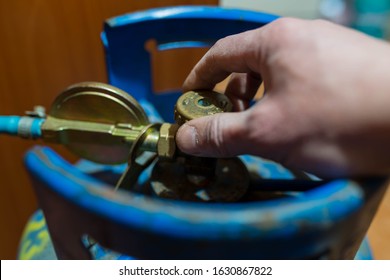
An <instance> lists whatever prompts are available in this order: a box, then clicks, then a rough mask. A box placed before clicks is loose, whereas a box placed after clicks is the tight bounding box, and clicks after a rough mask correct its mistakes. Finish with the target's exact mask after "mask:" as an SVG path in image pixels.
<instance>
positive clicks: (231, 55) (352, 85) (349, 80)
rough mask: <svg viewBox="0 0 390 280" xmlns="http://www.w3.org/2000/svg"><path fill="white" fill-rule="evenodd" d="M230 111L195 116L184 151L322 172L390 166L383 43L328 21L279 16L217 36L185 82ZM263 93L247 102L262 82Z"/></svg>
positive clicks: (388, 57) (387, 61)
mask: <svg viewBox="0 0 390 280" xmlns="http://www.w3.org/2000/svg"><path fill="white" fill-rule="evenodd" d="M229 75H231V78H230V81H229V84H228V86H227V89H226V92H225V94H226V95H228V96H229V97H230V99H231V100H232V102H233V104H234V107H235V111H236V112H232V113H222V114H216V115H214V116H207V117H203V118H199V119H196V120H192V121H190V122H188V123H186V124H184V125H183V126H181V128H180V129H179V131H178V133H177V136H176V137H177V138H176V141H177V145H178V147H179V149H181V150H182V151H183V152H185V153H188V154H193V155H197V156H207V157H230V156H236V155H241V154H252V155H257V156H261V157H264V158H267V159H271V160H274V161H277V162H279V163H281V164H283V165H285V166H287V167H289V168H292V169H300V170H305V171H307V172H310V173H313V174H315V175H318V176H320V177H323V178H335V177H345V176H369V175H383V174H388V173H389V172H390V45H389V44H388V43H386V42H384V41H380V40H377V39H374V38H371V37H368V36H366V35H364V34H361V33H359V32H356V31H353V30H350V29H348V28H345V27H341V26H338V25H335V24H332V23H329V22H326V21H322V20H315V21H306V20H300V19H291V18H283V19H278V20H276V21H274V22H272V23H270V24H268V25H266V26H264V27H262V28H259V29H255V30H252V31H247V32H244V33H240V34H236V35H232V36H229V37H226V38H223V39H221V40H219V41H218V42H217V43H216V44H215V45H214V46H213V47H212V48H211V49H210V50H209V51H208V52H207V53H206V55H205V56H204V57H203V58H202V59H201V60H200V61H199V62H198V64H197V65H196V66H195V67H194V68H193V70H192V71H191V73H190V74H189V76H188V77H187V79H186V81H185V82H184V85H183V90H184V91H187V90H194V89H195V90H196V89H213V88H214V86H215V85H216V84H217V83H218V82H220V81H222V80H224V79H225V78H226V77H228V76H229ZM262 81H264V86H265V92H266V93H265V95H264V97H263V98H261V99H260V100H259V101H257V102H256V104H255V105H254V106H252V107H250V108H248V104H249V101H250V100H251V99H252V98H253V97H254V95H255V93H256V91H257V89H258V87H259V86H260V84H261V82H262Z"/></svg>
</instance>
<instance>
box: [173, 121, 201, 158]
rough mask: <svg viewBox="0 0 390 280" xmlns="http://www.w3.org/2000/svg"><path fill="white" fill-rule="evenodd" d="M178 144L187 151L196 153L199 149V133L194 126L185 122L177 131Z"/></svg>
mask: <svg viewBox="0 0 390 280" xmlns="http://www.w3.org/2000/svg"><path fill="white" fill-rule="evenodd" d="M177 135H178V136H177V144H178V146H179V149H180V150H182V151H183V152H185V153H190V154H195V153H197V151H198V145H199V135H198V131H197V130H196V128H195V127H194V126H191V125H187V124H183V125H182V126H181V127H180V128H179V131H178V132H177Z"/></svg>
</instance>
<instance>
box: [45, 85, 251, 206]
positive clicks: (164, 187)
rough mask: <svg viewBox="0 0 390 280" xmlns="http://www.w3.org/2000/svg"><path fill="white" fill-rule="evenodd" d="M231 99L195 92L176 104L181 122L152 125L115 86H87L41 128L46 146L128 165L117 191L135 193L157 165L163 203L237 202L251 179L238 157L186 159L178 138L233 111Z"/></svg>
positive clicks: (155, 182)
mask: <svg viewBox="0 0 390 280" xmlns="http://www.w3.org/2000/svg"><path fill="white" fill-rule="evenodd" d="M231 110H232V104H231V102H230V100H229V99H228V98H227V97H226V96H225V95H223V94H219V93H216V92H211V91H199V92H198V91H190V92H186V93H184V94H183V95H181V96H180V98H179V99H178V100H177V102H176V106H175V111H174V116H175V121H176V123H174V124H170V123H150V122H149V120H148V117H147V115H146V113H145V111H144V110H143V108H142V107H141V106H140V104H139V103H138V102H137V101H136V100H135V99H134V98H133V97H131V96H130V95H129V94H128V93H126V92H124V91H122V90H120V89H118V88H116V87H113V86H111V85H107V84H103V83H96V82H84V83H79V84H75V85H73V86H70V87H69V88H67V89H66V90H65V91H64V92H62V93H61V94H60V95H59V96H58V97H57V98H56V99H55V100H54V102H53V104H52V106H51V108H50V110H49V111H48V113H47V115H45V116H40V117H41V118H44V121H43V123H42V125H41V132H42V135H41V136H42V138H43V139H44V140H45V141H48V142H52V143H59V144H62V145H64V146H66V147H67V148H68V149H69V150H71V151H72V152H73V153H75V154H76V155H78V156H80V157H81V158H84V159H87V160H90V161H93V162H97V163H102V164H121V163H126V162H127V164H128V166H127V169H126V171H125V172H124V173H123V175H122V176H121V178H120V179H119V181H118V183H117V185H116V187H117V188H125V189H130V190H131V189H133V188H134V186H135V185H136V183H137V180H138V177H139V175H140V173H141V172H142V171H143V170H145V169H146V168H147V167H148V166H149V165H151V164H154V167H153V171H152V175H151V179H150V185H151V189H152V191H153V192H154V193H155V194H156V195H158V196H160V197H164V198H170V199H183V200H191V201H218V202H230V201H237V200H239V199H240V198H241V197H242V196H244V195H245V193H246V191H247V188H248V185H249V175H248V171H247V169H246V167H245V165H244V164H243V163H242V162H241V161H240V160H239V159H238V158H229V159H214V158H199V157H194V156H189V155H185V154H184V153H182V152H181V151H179V150H178V148H177V146H176V142H175V135H176V132H177V130H178V128H179V126H180V125H182V124H184V123H185V122H187V121H189V120H192V119H194V118H198V117H202V116H207V115H213V114H216V113H223V112H229V111H231Z"/></svg>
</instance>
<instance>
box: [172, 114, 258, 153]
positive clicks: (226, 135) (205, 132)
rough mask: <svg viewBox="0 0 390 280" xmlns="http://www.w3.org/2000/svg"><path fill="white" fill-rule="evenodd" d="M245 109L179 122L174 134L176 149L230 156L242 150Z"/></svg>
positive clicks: (185, 151) (244, 145)
mask: <svg viewBox="0 0 390 280" xmlns="http://www.w3.org/2000/svg"><path fill="white" fill-rule="evenodd" d="M247 119H248V111H243V112H235V113H219V114H215V115H212V116H206V117H202V118H198V119H194V120H191V121H189V122H187V123H185V124H183V125H182V126H181V127H180V128H179V130H178V132H177V134H176V143H177V145H178V147H179V149H180V150H181V151H182V152H184V153H187V154H191V155H196V156H204V157H230V156H235V155H239V154H243V153H246V152H247V150H248V147H250V146H251V145H250V144H249V143H247V142H248V139H244V138H245V137H243V135H244V136H245V135H247V130H248V126H247Z"/></svg>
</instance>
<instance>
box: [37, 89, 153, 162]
mask: <svg viewBox="0 0 390 280" xmlns="http://www.w3.org/2000/svg"><path fill="white" fill-rule="evenodd" d="M148 124H149V120H148V117H147V116H146V114H145V112H144V110H143V109H142V107H141V106H140V105H139V103H138V102H137V101H136V100H135V99H134V98H132V97H131V96H130V95H129V94H127V93H126V92H124V91H122V90H120V89H118V88H116V87H113V86H110V85H107V84H103V83H97V82H83V83H79V84H75V85H73V86H71V87H69V88H67V89H66V90H65V91H63V92H62V93H61V94H60V95H59V96H58V97H57V98H56V99H55V101H54V103H53V104H52V106H51V108H50V110H49V112H48V116H47V119H46V121H45V122H44V124H43V126H42V133H43V135H42V136H43V138H44V139H45V140H46V141H50V142H56V143H61V144H63V145H65V146H66V147H67V148H69V149H70V150H71V151H72V152H74V153H75V154H77V155H79V156H80V157H82V158H85V159H88V160H91V161H94V162H99V163H104V164H116V163H124V162H126V161H127V160H128V158H129V153H130V149H131V143H132V140H134V139H136V138H137V137H138V134H139V131H140V130H141V128H142V127H143V126H146V125H148ZM155 142H156V141H155ZM126 143H130V144H126Z"/></svg>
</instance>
